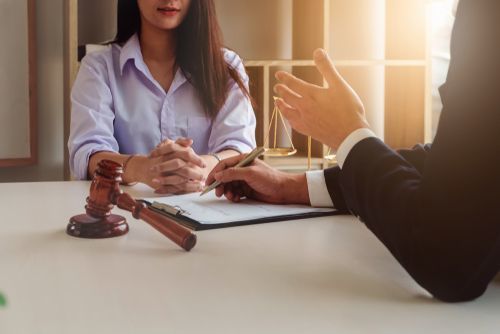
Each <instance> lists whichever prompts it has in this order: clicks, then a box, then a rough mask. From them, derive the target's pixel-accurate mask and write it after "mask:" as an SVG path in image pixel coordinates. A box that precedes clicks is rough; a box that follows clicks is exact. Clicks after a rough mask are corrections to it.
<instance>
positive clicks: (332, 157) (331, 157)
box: [324, 154, 337, 162]
mask: <svg viewBox="0 0 500 334" xmlns="http://www.w3.org/2000/svg"><path fill="white" fill-rule="evenodd" d="M324 159H325V160H327V161H330V162H336V161H337V156H336V155H335V154H329V155H325V157H324Z"/></svg>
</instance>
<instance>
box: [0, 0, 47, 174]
mask: <svg viewBox="0 0 500 334" xmlns="http://www.w3.org/2000/svg"><path fill="white" fill-rule="evenodd" d="M35 9H36V8H35V0H22V1H20V0H6V1H2V3H1V4H0V21H1V22H2V24H3V25H4V27H5V28H4V29H2V31H1V32H0V40H1V41H2V49H1V51H0V93H1V95H0V167H13V166H27V165H34V164H36V163H37V160H38V147H37V144H38V140H37V139H38V138H37V112H36V108H37V98H36V97H37V95H36V73H37V71H36V11H35ZM14 32H15V33H14Z"/></svg>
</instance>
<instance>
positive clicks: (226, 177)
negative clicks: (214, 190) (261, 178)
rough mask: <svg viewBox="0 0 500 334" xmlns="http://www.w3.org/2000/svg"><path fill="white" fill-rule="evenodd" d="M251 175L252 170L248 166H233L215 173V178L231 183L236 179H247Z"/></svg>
mask: <svg viewBox="0 0 500 334" xmlns="http://www.w3.org/2000/svg"><path fill="white" fill-rule="evenodd" d="M250 177H251V170H250V169H249V168H248V167H238V168H235V167H232V168H229V169H226V170H223V171H221V172H218V173H216V174H215V179H216V180H217V181H220V182H222V183H230V182H234V181H245V182H247V183H248V180H249V179H250Z"/></svg>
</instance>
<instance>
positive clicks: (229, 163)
mask: <svg viewBox="0 0 500 334" xmlns="http://www.w3.org/2000/svg"><path fill="white" fill-rule="evenodd" d="M245 156H246V154H240V155H237V156H234V157H231V158H227V159H224V160H222V161H221V162H219V163H218V164H217V166H215V167H214V169H212V171H211V172H210V174H209V175H208V177H207V184H212V183H214V181H215V174H216V173H218V172H220V171H223V170H224V169H227V168H230V167H234V166H236V165H237V164H238V163H239V162H240V161H241V160H243V159H244V158H245Z"/></svg>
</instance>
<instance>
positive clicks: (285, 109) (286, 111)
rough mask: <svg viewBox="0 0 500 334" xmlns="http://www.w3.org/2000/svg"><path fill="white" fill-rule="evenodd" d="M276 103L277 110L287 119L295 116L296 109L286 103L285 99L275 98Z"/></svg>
mask: <svg viewBox="0 0 500 334" xmlns="http://www.w3.org/2000/svg"><path fill="white" fill-rule="evenodd" d="M276 105H277V106H278V108H279V110H280V111H281V114H282V115H283V116H284V117H285V118H286V119H287V120H289V119H290V118H294V117H296V115H297V113H298V110H297V109H295V108H293V107H291V106H290V105H288V104H287V103H286V102H285V101H283V100H282V99H277V100H276Z"/></svg>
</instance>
